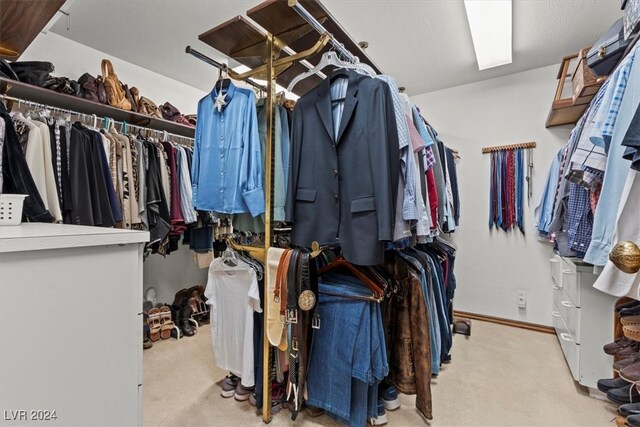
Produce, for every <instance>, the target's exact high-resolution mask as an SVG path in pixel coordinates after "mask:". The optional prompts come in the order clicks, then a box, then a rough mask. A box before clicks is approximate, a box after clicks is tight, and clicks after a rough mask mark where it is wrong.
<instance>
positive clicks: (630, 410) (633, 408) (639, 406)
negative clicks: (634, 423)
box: [618, 403, 640, 417]
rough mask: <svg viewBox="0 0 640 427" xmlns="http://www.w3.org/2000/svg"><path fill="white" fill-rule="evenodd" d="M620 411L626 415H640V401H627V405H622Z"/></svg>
mask: <svg viewBox="0 0 640 427" xmlns="http://www.w3.org/2000/svg"><path fill="white" fill-rule="evenodd" d="M618 412H620V414H622V415H623V416H625V417H628V416H629V415H640V403H627V404H625V405H620V407H619V408H618Z"/></svg>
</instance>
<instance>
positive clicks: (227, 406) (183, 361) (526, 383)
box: [143, 320, 615, 427]
mask: <svg viewBox="0 0 640 427" xmlns="http://www.w3.org/2000/svg"><path fill="white" fill-rule="evenodd" d="M472 333H473V336H472V337H470V338H466V337H463V336H461V335H455V338H454V339H455V342H454V347H453V352H452V356H453V361H452V363H451V364H450V365H445V367H444V369H443V370H442V372H441V373H440V375H439V377H438V378H435V379H433V381H432V393H433V416H434V420H433V421H431V423H430V424H431V425H433V426H603V425H615V424H614V423H613V424H612V423H610V421H611V420H612V419H613V418H614V416H615V407H614V406H613V405H610V404H608V403H606V402H603V401H600V400H596V399H593V398H590V397H588V396H587V395H586V394H584V393H583V392H582V391H580V390H578V389H577V388H576V386H575V383H574V381H573V380H572V378H571V374H570V372H569V368H568V367H567V365H566V363H565V361H564V358H563V355H562V351H561V349H560V346H559V345H558V342H557V339H556V337H555V336H554V335H550V334H542V333H539V332H531V331H526V330H522V329H517V328H512V327H508V326H501V325H496V324H492V323H485V322H479V321H476V320H474V321H473V329H472ZM225 375H226V372H224V371H222V370H220V369H218V368H216V367H215V366H214V364H213V359H212V352H211V334H210V331H209V327H208V326H204V327H202V328H201V329H200V332H199V333H198V335H196V336H195V337H192V338H184V339H182V340H180V341H176V340H174V339H171V340H168V341H159V342H157V343H155V344H154V346H153V348H151V349H149V350H145V351H144V388H143V393H144V409H143V414H144V415H143V420H144V425H145V426H172V427H173V426H261V425H263V423H262V418H260V417H258V416H256V412H255V408H254V407H252V406H250V405H249V403H248V402H237V401H235V400H234V399H233V398H231V399H224V398H222V397H221V396H220V393H219V390H220V389H219V385H218V384H217V383H219V381H220V380H221V379H222V378H224V376H225ZM401 402H402V406H401V408H400V409H399V410H397V411H394V412H389V413H388V417H389V425H395V426H420V425H426V423H425V422H424V421H423V418H422V417H421V416H420V415H418V413H417V411H416V409H415V406H414V396H404V395H402V396H401ZM271 425H275V426H293V425H297V426H301V425H304V426H316V425H322V426H327V425H328V426H334V425H338V424H337V423H335V422H334V421H333V420H331V419H330V418H329V417H326V416H322V417H319V418H310V417H306V416H305V414H304V413H302V414H300V415H299V417H298V419H297V420H296V421H295V422H293V421H291V419H290V412H289V411H288V410H282V411H281V412H280V413H278V414H277V415H275V416H274V419H273V421H272V422H271Z"/></svg>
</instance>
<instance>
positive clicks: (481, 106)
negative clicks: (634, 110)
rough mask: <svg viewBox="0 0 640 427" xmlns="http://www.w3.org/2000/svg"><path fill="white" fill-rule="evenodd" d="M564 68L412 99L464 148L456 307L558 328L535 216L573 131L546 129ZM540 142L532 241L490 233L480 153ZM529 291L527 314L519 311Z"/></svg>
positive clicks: (546, 252) (546, 249)
mask: <svg viewBox="0 0 640 427" xmlns="http://www.w3.org/2000/svg"><path fill="white" fill-rule="evenodd" d="M557 72H558V66H556V65H552V66H548V67H543V68H538V69H535V70H530V71H526V72H522V73H517V74H512V75H509V76H505V77H499V78H495V79H490V80H485V81H481V82H476V83H471V84H467V85H463V86H457V87H453V88H449V89H444V90H440V91H436V92H430V93H425V94H422V95H418V96H414V97H412V100H413V101H414V102H416V103H417V104H418V106H419V107H420V109H421V111H422V112H423V114H424V116H425V117H426V118H427V119H428V120H429V122H430V123H431V124H432V125H433V126H434V127H435V128H436V130H437V131H438V133H439V134H440V136H441V138H442V139H443V141H444V142H445V144H447V145H448V146H450V147H454V148H457V149H458V150H459V151H460V153H461V157H462V160H461V161H460V163H459V164H458V183H459V187H460V199H461V219H460V221H461V223H460V224H461V225H460V227H459V228H458V230H457V231H456V232H455V234H454V235H453V237H454V240H455V242H456V243H457V245H458V247H459V252H458V257H457V260H456V278H457V282H458V288H457V291H456V297H455V302H454V307H455V308H456V309H457V310H462V311H469V312H473V313H480V314H485V315H491V316H497V317H502V318H507V319H515V320H522V321H526V322H532V323H537V324H543V325H551V323H552V322H551V320H552V317H551V307H552V289H551V283H550V280H551V279H550V269H549V262H548V260H549V257H550V254H551V248H550V246H548V245H546V244H542V243H540V242H538V241H537V240H536V234H535V230H534V222H535V219H534V216H533V209H534V207H535V205H536V204H537V202H538V199H539V198H540V194H541V192H542V191H543V189H544V183H545V180H546V176H547V172H548V169H549V165H550V164H551V159H552V157H553V156H554V155H555V153H556V152H557V150H558V148H560V147H561V146H562V145H563V144H564V143H566V141H567V140H568V137H569V132H570V130H571V126H562V127H556V128H550V129H545V127H544V122H545V120H546V117H547V114H548V112H549V108H550V106H551V101H552V99H553V95H554V93H555V89H556V82H557V80H556V75H557ZM527 141H535V142H536V143H537V148H535V149H534V150H533V152H534V155H533V159H534V164H535V166H534V176H533V182H534V184H533V198H532V200H531V206H530V207H526V204H525V212H524V221H525V227H526V235H525V236H522V235H521V234H520V232H519V231H518V232H515V231H512V232H509V233H505V232H504V231H496V230H495V229H493V230H491V231H490V230H489V227H488V222H489V220H488V211H489V166H490V157H489V156H488V155H483V154H482V153H481V148H482V147H485V146H492V145H502V144H514V143H519V142H527ZM518 290H525V291H527V308H526V309H519V308H518V306H517V304H516V297H517V291H518Z"/></svg>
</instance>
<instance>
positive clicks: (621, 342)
mask: <svg viewBox="0 0 640 427" xmlns="http://www.w3.org/2000/svg"><path fill="white" fill-rule="evenodd" d="M633 344H634V342H633V341H631V340H630V339H627V338H618V339H617V340H615V341H614V342H611V343H609V344H605V346H604V347H603V348H602V349H603V350H604V352H605V353H607V354H609V355H611V356H614V355H616V354H617V353H618V352H620V351H621V350H623V349H625V348H627V347H629V346H631V345H633Z"/></svg>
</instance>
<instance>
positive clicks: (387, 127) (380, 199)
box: [369, 82, 400, 241]
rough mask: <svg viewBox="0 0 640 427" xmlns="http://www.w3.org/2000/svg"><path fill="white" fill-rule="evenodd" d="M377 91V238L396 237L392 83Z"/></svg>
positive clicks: (372, 135)
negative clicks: (394, 233)
mask: <svg viewBox="0 0 640 427" xmlns="http://www.w3.org/2000/svg"><path fill="white" fill-rule="evenodd" d="M380 83H381V84H379V85H378V86H377V87H376V90H375V91H374V97H373V99H372V105H373V108H372V112H373V114H372V115H373V116H374V117H371V120H370V123H371V132H370V134H369V135H370V138H371V145H372V147H373V149H372V150H370V151H369V153H370V159H369V160H370V162H371V170H373V171H378V173H377V174H375V175H374V179H373V188H374V194H375V203H376V211H377V216H378V240H380V241H386V240H389V241H391V240H393V226H394V223H395V214H396V212H395V207H396V203H395V201H396V197H397V193H398V179H399V175H400V160H399V159H400V153H399V141H398V128H397V125H396V119H395V110H394V107H393V100H392V98H391V92H390V89H389V86H388V85H386V84H383V82H380Z"/></svg>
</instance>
